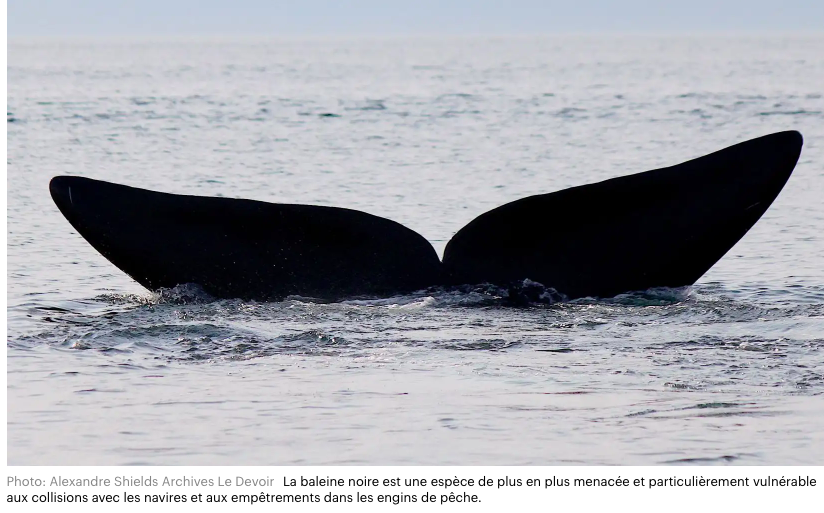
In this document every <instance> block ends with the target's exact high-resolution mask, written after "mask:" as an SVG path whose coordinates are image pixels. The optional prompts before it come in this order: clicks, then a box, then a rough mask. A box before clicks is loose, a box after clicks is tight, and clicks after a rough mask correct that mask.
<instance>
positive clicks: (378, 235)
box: [49, 176, 441, 300]
mask: <svg viewBox="0 0 824 513" xmlns="http://www.w3.org/2000/svg"><path fill="white" fill-rule="evenodd" d="M49 189H50V191H51V195H52V198H53V199H54V202H55V203H56V204H57V206H58V208H59V209H60V211H61V212H62V213H63V215H64V216H66V219H68V221H69V223H71V225H72V226H74V228H75V229H76V230H77V231H78V232H79V233H80V235H82V236H83V238H85V239H86V240H87V241H88V242H89V243H90V244H91V245H92V246H93V247H94V248H95V249H96V250H97V251H99V252H100V253H101V254H102V255H103V256H104V257H106V258H107V259H109V261H111V262H112V263H113V264H114V265H116V266H117V267H119V268H120V269H121V270H123V271H124V272H125V273H126V274H128V275H129V276H131V277H132V278H134V279H135V280H136V281H137V282H138V283H140V284H141V285H143V286H144V287H146V288H148V289H150V290H157V289H159V288H161V287H165V288H171V287H174V286H176V285H180V284H184V283H195V284H198V285H200V286H201V287H203V289H204V290H205V291H206V292H208V293H209V294H211V295H213V296H215V297H221V298H233V297H237V298H244V299H259V300H277V299H282V298H284V297H286V296H289V295H301V296H307V297H314V298H319V299H328V300H336V299H341V298H345V297H352V296H364V295H365V296H382V295H391V294H396V293H403V292H412V291H415V290H419V289H422V288H425V287H427V286H429V285H432V284H435V283H440V282H441V275H440V273H441V262H440V260H439V259H438V255H437V253H436V252H435V250H434V248H432V246H431V245H430V244H429V242H427V240H426V239H424V238H423V237H422V236H421V235H419V234H417V233H415V232H414V231H412V230H410V229H409V228H406V227H405V226H403V225H401V224H399V223H396V222H394V221H390V220H388V219H384V218H381V217H378V216H374V215H370V214H367V213H364V212H359V211H357V210H349V209H344V208H336V207H323V206H311V205H290V204H273V203H265V202H262V201H252V200H245V199H231V198H210V197H201V196H181V195H176V194H166V193H161V192H153V191H147V190H144V189H137V188H134V187H127V186H125V185H118V184H113V183H108V182H102V181H99V180H92V179H89V178H80V177H73V176H60V177H55V178H53V179H52V180H51V183H50V185H49Z"/></svg>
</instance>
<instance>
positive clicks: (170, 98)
mask: <svg viewBox="0 0 824 513" xmlns="http://www.w3.org/2000/svg"><path fill="white" fill-rule="evenodd" d="M822 56H824V37H804V38H802V37H797V38H796V37H748V38H744V37H735V38H734V37H712V38H653V37H611V38H595V37H591V38H584V37H581V38H573V37H555V38H553V37H546V38H527V37H523V38H518V37H510V38H416V39H402V38H397V39H392V38H386V39H365V38H364V39H355V38H350V39H269V40H266V39H261V40H251V39H250V40H158V41H150V40H141V41H137V40H134V41H132V40H65V41H63V40H15V39H12V40H11V41H10V43H9V51H8V59H9V64H8V114H7V117H8V123H7V128H8V156H7V159H8V178H7V186H8V192H7V198H8V212H7V214H8V248H7V252H8V271H7V275H8V289H7V300H8V310H7V318H8V332H7V337H8V342H7V381H8V391H7V397H8V441H7V443H8V463H9V464H14V465H28V464H57V465H62V464H75V465H76V464H92V465H94V464H111V465H143V464H149V465H158V464H162V465H167V464H170V465H177V464H194V465H201V464H202V465H210V464H223V465H258V464H266V465H269V464H271V465H278V464H321V465H323V464H436V465H438V464H465V465H472V464H493V465H497V464H512V465H521V464H526V465H544V464H644V465H646V464H747V465H750V464H755V465H760V464H790V465H792V464H821V463H824V400H822V393H824V265H822V263H824V260H823V259H822V255H824V235H822V234H824V202H823V201H822V199H821V198H822V191H824V142H822V141H824V57H822ZM787 129H796V130H799V131H801V132H802V134H803V135H804V137H805V145H804V150H803V152H802V155H801V159H800V161H799V163H798V166H797V168H796V171H795V173H794V175H793V177H792V178H791V179H790V181H789V183H788V184H787V186H786V187H785V189H784V191H783V192H782V193H781V195H780V196H779V197H778V199H777V200H776V202H775V203H774V204H773V206H772V207H771V208H770V210H769V211H768V212H767V213H766V214H765V215H764V217H763V218H762V219H761V221H759V223H758V224H756V226H755V227H754V228H753V229H752V230H751V231H750V232H749V233H748V234H747V236H746V237H745V238H744V239H743V240H741V241H740V242H739V243H738V244H737V245H736V246H735V247H734V248H733V249H732V250H731V251H730V252H729V253H728V254H727V255H726V256H725V257H724V258H723V259H722V260H721V261H720V262H719V263H718V264H717V265H716V266H715V267H713V268H712V269H711V270H710V271H709V272H708V273H707V274H706V275H705V276H704V277H703V278H702V279H701V280H700V281H699V282H698V283H697V284H696V285H695V286H693V287H690V288H686V289H679V290H653V291H645V292H639V293H633V294H627V295H624V296H619V297H617V298H612V299H585V300H578V301H574V302H567V303H552V304H548V303H540V304H532V305H527V306H521V307H513V306H510V305H509V304H508V303H507V302H506V301H505V299H504V298H503V297H501V296H502V294H501V293H500V291H496V290H494V289H488V288H483V287H476V288H467V289H466V290H464V291H444V290H426V291H420V292H417V293H414V294H410V295H407V296H400V297H394V298H388V299H386V298H384V299H359V300H351V301H344V302H339V303H332V304H322V303H316V302H312V301H308V300H305V299H301V298H290V299H288V300H286V301H283V302H279V303H260V302H244V301H240V300H213V299H211V298H209V297H206V296H204V295H203V294H202V293H200V292H198V291H197V290H196V289H194V288H191V287H178V288H176V289H174V290H169V291H163V292H162V293H151V292H149V291H146V290H144V289H142V288H141V287H140V286H139V285H137V284H136V283H135V282H133V281H132V280H131V279H130V278H128V277H127V276H126V275H125V274H123V273H122V272H120V271H119V270H118V269H116V268H115V267H114V266H112V265H111V264H110V263H108V261H106V260H105V259H104V258H103V257H102V256H100V255H99V254H98V253H97V252H96V251H95V250H93V249H92V248H91V246H89V245H88V244H87V243H86V242H85V241H84V240H83V239H82V238H81V237H80V236H79V235H78V234H77V233H76V232H75V231H74V230H73V229H72V228H71V227H70V225H69V224H68V223H67V222H66V221H65V219H64V218H63V217H62V215H61V214H60V213H59V211H58V210H57V208H56V207H55V206H54V204H53V203H52V201H51V198H50V197H49V194H48V181H49V179H50V178H51V177H52V176H55V175H63V174H71V175H81V176H88V177H93V178H99V179H104V180H109V181H114V182H119V183H125V184H129V185H135V186H140V187H145V188H149V189H155V190H161V191H167V192H174V193H186V194H200V195H218V196H229V197H243V198H253V199H258V200H264V201H272V202H292V203H294V202H299V203H310V204H317V205H335V206H343V207H349V208H355V209H359V210H363V211H366V212H369V213H372V214H376V215H380V216H384V217H388V218H390V219H393V220H396V221H399V222H401V223H402V224H404V225H406V226H408V227H410V228H412V229H414V230H416V231H418V232H419V233H421V234H422V235H424V236H425V237H426V238H427V239H428V240H430V241H431V242H432V244H433V245H434V246H435V248H436V249H437V250H438V252H439V253H442V251H443V247H444V246H445V244H446V242H447V241H448V240H449V238H450V237H451V236H452V234H454V233H455V232H456V231H457V230H458V229H459V228H461V227H462V226H463V225H464V224H466V223H467V222H469V221H470V220H471V219H473V218H474V217H476V216H477V215H479V214H481V213H483V212H485V211H487V210H489V209H491V208H494V207H496V206H498V205H501V204H503V203H505V202H508V201H511V200H515V199H518V198H521V197H524V196H528V195H531V194H537V193H544V192H551V191H554V190H558V189H562V188H565V187H570V186H574V185H580V184H583V183H589V182H594V181H599V180H603V179H607V178H610V177H614V176H620V175H624V174H629V173H633V172H638V171H643V170H647V169H652V168H656V167H662V166H666V165H672V164H676V163H679V162H681V161H684V160H687V159H690V158H693V157H696V156H700V155H702V154H705V153H709V152H711V151H715V150H717V149H720V148H723V147H725V146H729V145H731V144H734V143H736V142H739V141H742V140H745V139H749V138H752V137H756V136H760V135H764V134H767V133H771V132H775V131H779V130H787ZM582 208H583V207H582ZM574 215H575V212H562V213H557V215H556V219H554V220H553V222H563V219H564V216H574Z"/></svg>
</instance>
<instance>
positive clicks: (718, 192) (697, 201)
mask: <svg viewBox="0 0 824 513" xmlns="http://www.w3.org/2000/svg"><path fill="white" fill-rule="evenodd" d="M801 146H802V137H801V134H800V133H798V132H794V131H792V132H780V133H776V134H772V135H767V136H764V137H759V138H757V139H752V140H750V141H746V142H743V143H740V144H736V145H734V146H730V147H729V148H726V149H723V150H721V151H717V152H715V153H711V154H709V155H706V156H704V157H700V158H697V159H695V160H690V161H688V162H684V163H683V164H679V165H677V166H672V167H667V168H663V169H656V170H653V171H646V172H643V173H638V174H634V175H629V176H623V177H619V178H613V179H611V180H606V181H604V182H599V183H594V184H590V185H583V186H580V187H573V188H571V189H565V190H562V191H558V192H553V193H550V194H541V195H537V196H530V197H528V198H523V199H520V200H517V201H514V202H512V203H507V204H506V205H503V206H501V207H498V208H496V209H494V210H491V211H489V212H486V213H485V214H482V215H480V216H479V217H477V218H476V219H475V220H473V221H472V222H470V223H469V224H468V225H466V226H465V227H464V228H462V229H461V230H460V231H459V232H458V233H457V234H455V236H454V237H453V238H452V240H450V241H449V243H448V244H447V246H446V250H445V251H444V259H443V264H444V268H445V273H446V280H447V282H448V283H452V284H462V283H495V284H501V285H504V284H509V283H513V282H517V281H522V280H524V279H525V278H528V279H530V280H532V281H536V282H539V283H541V284H543V285H545V286H547V287H552V288H554V289H555V290H556V291H558V292H560V293H562V294H563V295H565V296H567V297H568V298H570V299H573V298H578V297H587V296H595V297H612V296H615V295H617V294H620V293H623V292H629V291H634V290H647V289H649V288H653V287H681V286H686V285H692V284H693V283H695V282H696V281H697V280H698V278H700V277H701V276H702V275H703V274H704V273H705V272H707V271H708V270H709V269H710V267H712V266H713V265H714V264H715V262H717V261H718V260H719V259H720V258H721V257H722V256H724V254H725V253H726V252H727V251H729V250H730V248H732V247H733V245H735V243H736V242H738V241H739V240H740V239H741V237H743V236H744V234H745V233H747V231H748V230H749V229H750V228H751V227H752V226H753V225H754V224H755V222H756V221H758V219H759V218H760V217H761V215H762V214H764V212H765V211H766V210H767V208H768V207H769V206H770V204H771V203H772V202H773V200H774V199H775V198H776V196H778V193H779V192H780V191H781V189H782V188H783V187H784V184H785V183H786V182H787V180H788V179H789V177H790V174H791V173H792V171H793V168H794V167H795V164H796V162H797V161H798V157H799V155H800V153H801Z"/></svg>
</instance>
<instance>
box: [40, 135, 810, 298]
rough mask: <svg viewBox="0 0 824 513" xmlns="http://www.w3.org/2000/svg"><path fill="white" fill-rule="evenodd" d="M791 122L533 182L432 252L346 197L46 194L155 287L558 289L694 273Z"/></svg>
mask: <svg viewBox="0 0 824 513" xmlns="http://www.w3.org/2000/svg"><path fill="white" fill-rule="evenodd" d="M801 146H802V138H801V134H799V133H798V132H780V133H777V134H772V135H768V136H764V137H759V138H757V139H753V140H750V141H746V142H743V143H740V144H736V145H735V146H731V147H729V148H726V149H724V150H721V151H718V152H715V153H712V154H710V155H706V156H704V157H700V158H697V159H695V160H690V161H688V162H685V163H683V164H679V165H677V166H673V167H668V168H663V169H656V170H653V171H647V172H643V173H638V174H635V175H630V176H624V177H619V178H614V179H611V180H607V181H604V182H600V183H594V184H590V185H583V186H580V187H573V188H570V189H565V190H562V191H558V192H554V193H550V194H541V195H537V196H530V197H528V198H523V199H520V200H518V201H514V202H512V203H508V204H506V205H503V206H501V207H498V208H496V209H493V210H491V211H489V212H487V213H485V214H482V215H480V216H479V217H477V218H476V219H475V220H473V221H472V222H470V223H469V224H468V225H466V226H465V227H464V228H462V229H461V230H460V231H458V233H457V234H455V236H454V237H453V238H452V239H451V240H450V241H449V243H448V244H447V246H446V250H445V253H444V259H443V263H441V261H440V260H439V259H438V256H437V254H436V253H435V250H434V249H433V248H432V246H431V245H430V244H429V243H428V242H427V241H426V240H425V239H424V238H423V237H422V236H421V235H419V234H418V233H416V232H414V231H412V230H410V229H408V228H406V227H404V226H402V225H400V224H398V223H396V222H394V221H391V220H388V219H384V218H381V217H377V216H373V215H370V214H367V213H364V212H359V211H355V210H349V209H343V208H336V207H321V206H311V205H293V204H273V203H265V202H260V201H252V200H245V199H230V198H212V197H200V196H182V195H175V194H166V193H160V192H154V191H148V190H144V189H138V188H134V187H128V186H125V185H118V184H112V183H108V182H103V181H99V180H92V179H88V178H81V177H73V176H60V177H55V178H53V179H52V180H51V183H50V185H49V190H50V192H51V196H52V198H53V199H54V202H55V203H56V204H57V206H58V208H59V209H60V211H61V212H62V213H63V215H64V216H65V217H66V219H67V220H68V221H69V223H71V225H72V226H73V227H74V228H75V229H76V230H77V231H78V232H79V233H80V235H82V236H83V237H84V238H85V239H86V240H87V241H88V242H89V243H90V244H91V245H92V246H93V247H94V248H95V249H96V250H98V251H99V252H100V253H101V254H102V255H103V256H105V257H106V258H107V259H109V261H111V262H112V263H113V264H114V265H116V266H117V267H118V268H120V269H121V270H123V271H124V272H126V273H127V274H128V275H129V276H131V277H132V278H134V279H135V280H136V281H137V282H139V283H140V284H141V285H143V286H145V287H147V288H149V289H152V290H155V289H158V288H163V287H174V286H175V285H179V284H184V283H196V284H198V285H201V286H202V287H203V288H204V290H205V291H206V292H208V293H210V294H212V295H213V296H216V297H239V298H246V299H260V300H276V299H281V298H284V297H286V296H289V295H301V296H309V297H316V298H322V299H330V300H336V299H341V298H345V297H352V296H388V295H392V294H398V293H405V292H411V291H414V290H419V289H423V288H427V287H430V286H437V285H459V284H476V283H492V284H496V285H500V286H509V285H511V284H512V283H516V282H523V281H524V280H532V281H533V282H538V283H540V284H543V285H544V286H546V287H551V288H553V289H555V290H556V291H558V292H559V293H561V294H563V295H565V296H566V297H569V298H575V297H583V296H596V297H611V296H614V295H617V294H620V293H622V292H629V291H633V290H646V289H649V288H653V287H680V286H685V285H691V284H693V283H694V282H695V281H696V280H697V279H698V278H700V277H701V275H703V274H704V273H705V272H706V271H707V270H709V268H710V267H712V266H713V265H714V264H715V262H717V261H718V260H719V259H720V258H721V257H722V256H723V255H724V254H725V253H726V252H727V251H729V249H730V248H732V246H733V245H735V243H736V242H738V240H740V239H741V237H743V236H744V234H745V233H746V232H747V231H748V230H749V229H750V228H751V227H752V226H753V225H754V224H755V222H756V221H758V219H759V218H760V217H761V215H762V214H763V213H764V212H765V211H766V210H767V208H768V207H769V206H770V204H771V203H772V202H773V200H775V198H776V197H777V195H778V193H779V192H780V191H781V189H782V188H783V186H784V184H785V183H786V182H787V180H788V179H789V177H790V174H791V173H792V170H793V169H794V167H795V164H796V162H797V161H798V157H799V155H800V152H801Z"/></svg>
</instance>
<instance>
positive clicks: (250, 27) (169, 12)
mask: <svg viewBox="0 0 824 513" xmlns="http://www.w3.org/2000/svg"><path fill="white" fill-rule="evenodd" d="M570 33H575V34H610V33H637V34H696V33H697V34H702V33H733V34H740V33H755V34H764V33H784V34H794V33H824V0H771V1H763V0H726V1H725V0H680V1H670V0H625V1H609V0H563V1H557V0H545V1H539V0H509V1H502V0H475V1H470V0H440V1H435V0H383V1H381V0H339V1H329V0H293V1H280V0H222V1H216V0H200V1H195V0H9V1H8V35H9V36H10V37H20V36H29V37H31V36H52V37H64V36H294V35H305V36H315V35H320V36H323V35H356V34H357V35H476V34H481V35H512V34H570Z"/></svg>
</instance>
